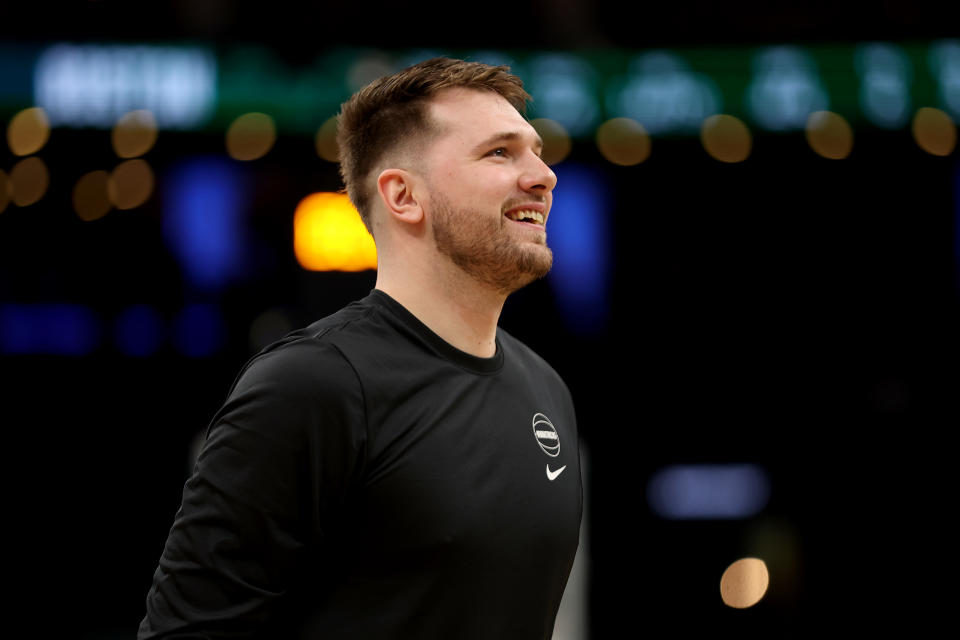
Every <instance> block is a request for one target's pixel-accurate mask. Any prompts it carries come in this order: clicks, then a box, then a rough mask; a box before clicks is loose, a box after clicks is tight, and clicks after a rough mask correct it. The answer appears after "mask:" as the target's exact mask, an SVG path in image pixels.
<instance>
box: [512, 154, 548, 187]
mask: <svg viewBox="0 0 960 640" xmlns="http://www.w3.org/2000/svg"><path fill="white" fill-rule="evenodd" d="M528 153H529V156H528V161H527V163H526V165H525V166H524V171H523V174H522V175H521V176H520V188H521V189H523V190H524V191H543V192H550V191H553V188H554V187H556V186H557V174H555V173H554V172H553V170H552V169H550V167H548V166H547V163H545V162H544V161H543V159H541V158H540V156H538V155H537V154H535V153H533V151H530V152H528Z"/></svg>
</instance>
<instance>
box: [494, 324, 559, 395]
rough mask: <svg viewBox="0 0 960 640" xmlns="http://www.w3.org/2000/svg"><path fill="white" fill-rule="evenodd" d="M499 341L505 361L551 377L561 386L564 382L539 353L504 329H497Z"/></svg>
mask: <svg viewBox="0 0 960 640" xmlns="http://www.w3.org/2000/svg"><path fill="white" fill-rule="evenodd" d="M497 341H498V342H499V344H500V347H501V348H502V349H503V354H504V358H505V361H506V362H508V363H511V364H514V365H518V366H521V367H524V368H526V369H531V370H534V371H536V372H537V373H539V374H541V375H549V376H550V377H551V378H555V379H556V381H557V382H559V383H560V384H563V385H564V386H566V385H565V383H564V382H563V378H561V376H560V374H559V373H558V372H557V370H556V369H554V368H553V366H552V365H551V364H550V363H549V362H547V361H546V359H544V358H543V357H542V356H541V355H540V354H539V353H537V352H536V351H534V350H533V349H531V348H530V347H529V346H527V345H526V344H525V343H524V342H521V341H520V340H518V339H517V338H515V337H514V336H512V335H511V334H510V333H509V332H507V331H506V330H505V329H503V328H497Z"/></svg>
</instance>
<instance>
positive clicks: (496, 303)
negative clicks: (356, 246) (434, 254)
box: [376, 263, 506, 358]
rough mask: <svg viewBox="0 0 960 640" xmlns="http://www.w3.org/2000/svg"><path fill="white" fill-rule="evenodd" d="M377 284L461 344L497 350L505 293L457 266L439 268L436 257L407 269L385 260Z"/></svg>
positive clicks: (476, 350)
mask: <svg viewBox="0 0 960 640" xmlns="http://www.w3.org/2000/svg"><path fill="white" fill-rule="evenodd" d="M451 266H452V265H451ZM385 267H386V268H385ZM398 274H402V275H398ZM376 288H377V289H380V290H381V291H383V292H384V293H386V294H387V295H389V296H390V297H391V298H393V299H394V300H396V301H397V302H399V303H400V304H402V305H403V306H404V307H405V308H406V309H407V310H408V311H409V312H410V313H412V314H413V315H414V316H416V317H417V319H419V320H420V321H421V322H422V323H423V324H425V325H427V327H429V328H430V330H431V331H433V332H434V333H436V334H437V335H438V336H440V337H441V338H443V339H444V340H445V341H447V342H448V343H450V344H451V345H453V346H454V347H456V348H457V349H460V350H461V351H465V352H466V353H469V354H471V355H474V356H478V357H481V358H489V357H492V356H493V355H494V353H496V349H497V345H496V336H497V322H498V321H499V319H500V312H501V311H502V310H503V304H504V302H506V295H505V294H503V293H501V292H496V291H492V290H490V289H489V288H488V287H485V286H483V285H482V284H480V283H477V282H476V281H474V280H473V279H472V278H470V277H469V276H468V275H467V274H465V273H463V272H462V271H459V270H457V269H452V270H451V269H447V270H445V269H437V268H436V263H434V265H433V268H432V269H423V270H421V269H405V270H403V271H400V270H397V269H390V268H388V267H387V265H384V264H381V265H379V266H378V271H377V284H376Z"/></svg>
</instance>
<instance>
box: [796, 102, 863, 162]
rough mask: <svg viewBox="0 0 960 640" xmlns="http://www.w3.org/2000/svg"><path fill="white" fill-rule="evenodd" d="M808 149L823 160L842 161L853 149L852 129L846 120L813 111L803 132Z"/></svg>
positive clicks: (831, 114) (839, 116) (832, 114)
mask: <svg viewBox="0 0 960 640" xmlns="http://www.w3.org/2000/svg"><path fill="white" fill-rule="evenodd" d="M805 133H806V136H807V143H809V145H810V148H811V149H813V150H814V151H815V152H816V153H817V154H819V155H821V156H823V157H824V158H829V159H831V160H843V159H844V158H846V157H847V156H849V155H850V151H851V150H852V149H853V129H852V128H851V127H850V123H848V122H847V120H846V118H844V117H843V116H841V115H840V114H839V113H833V112H832V111H814V112H813V113H811V114H810V117H808V118H807V126H806V130H805Z"/></svg>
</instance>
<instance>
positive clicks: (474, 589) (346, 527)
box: [138, 290, 582, 640]
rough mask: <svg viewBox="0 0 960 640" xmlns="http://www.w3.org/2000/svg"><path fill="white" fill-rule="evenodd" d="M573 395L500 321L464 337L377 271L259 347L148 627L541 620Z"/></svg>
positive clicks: (562, 556) (259, 632)
mask: <svg viewBox="0 0 960 640" xmlns="http://www.w3.org/2000/svg"><path fill="white" fill-rule="evenodd" d="M581 509H582V488H581V481H580V467H579V460H578V450H577V432H576V419H575V415H574V407H573V403H572V401H571V398H570V394H569V392H568V390H567V387H566V386H565V385H564V383H563V381H562V380H561V379H560V377H559V376H558V375H557V374H556V372H555V371H554V370H553V369H552V368H551V367H550V366H549V365H547V364H546V362H544V361H543V360H542V359H541V358H540V357H539V356H537V355H536V354H534V353H533V352H532V351H531V350H530V349H529V348H527V347H525V346H524V345H523V344H521V343H520V342H519V341H517V340H516V339H514V338H513V337H511V336H510V335H509V334H507V333H506V332H504V331H503V330H498V333H497V351H496V354H495V355H494V356H493V357H492V358H478V357H475V356H472V355H470V354H467V353H464V352H462V351H459V350H458V349H456V348H454V347H452V346H451V345H449V344H448V343H446V342H445V341H443V340H442V339H441V338H440V337H439V336H437V335H436V334H434V333H433V332H432V331H430V330H429V329H428V328H427V327H426V326H425V325H423V324H422V323H421V322H420V321H419V320H417V319H416V318H415V317H414V316H413V315H412V314H410V313H409V312H408V311H407V310H406V309H405V308H403V307H402V306H401V305H400V304H399V303H397V302H396V301H394V300H393V299H392V298H390V297H389V296H387V295H386V294H385V293H383V292H381V291H379V290H374V291H372V292H371V294H370V295H368V296H367V297H366V298H364V299H363V300H360V301H358V302H355V303H353V304H351V305H349V306H347V307H345V308H344V309H343V310H341V311H340V312H338V313H336V314H334V315H332V316H329V317H327V318H325V319H323V320H320V321H318V322H315V323H314V324H312V325H310V326H309V327H307V328H305V329H303V330H300V331H297V332H294V333H292V334H290V335H289V336H287V337H286V338H284V339H283V340H281V341H279V342H278V343H276V344H274V345H271V346H270V347H268V348H267V349H265V350H264V351H263V352H261V353H260V354H258V355H257V356H256V357H254V358H253V359H252V360H251V361H250V362H249V363H248V364H247V366H246V367H245V368H244V370H243V371H242V372H241V374H240V376H239V377H238V379H237V382H236V383H235V384H234V388H233V389H232V390H231V392H230V394H229V397H228V399H227V401H226V402H225V404H224V405H223V407H222V408H221V409H220V411H219V412H218V413H217V415H216V416H215V417H214V419H213V420H212V422H211V424H210V427H209V430H208V434H207V439H206V442H205V444H204V447H203V449H202V451H201V453H200V456H199V458H198V460H197V464H196V468H195V471H194V473H193V475H192V476H191V478H190V479H189V480H188V482H187V483H186V485H185V487H184V492H183V503H182V506H181V509H180V511H179V512H178V514H177V517H176V519H175V521H174V524H173V527H172V529H171V531H170V534H169V537H168V540H167V544H166V547H165V549H164V551H163V555H162V557H161V559H160V563H159V567H158V569H157V571H156V573H155V575H154V580H153V586H152V587H151V589H150V592H149V594H148V596H147V613H146V617H145V618H144V620H143V622H142V623H141V626H140V631H139V635H138V637H139V638H141V639H146V638H160V637H164V638H187V637H191V638H221V637H238V638H239V637H257V638H288V637H289V638H317V639H320V638H323V639H326V638H364V639H373V638H403V639H409V638H418V639H419V638H438V639H439V638H443V639H444V640H449V639H450V638H458V639H469V638H478V639H479V638H483V639H484V640H489V639H490V638H518V639H520V638H522V639H535V638H549V637H550V636H551V634H552V630H553V624H554V619H555V617H556V613H557V609H558V607H559V604H560V598H561V596H562V595H563V590H564V586H565V584H566V580H567V577H568V575H569V572H570V568H571V565H572V563H573V558H574V554H575V552H576V548H577V539H578V531H579V524H580V517H581Z"/></svg>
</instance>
